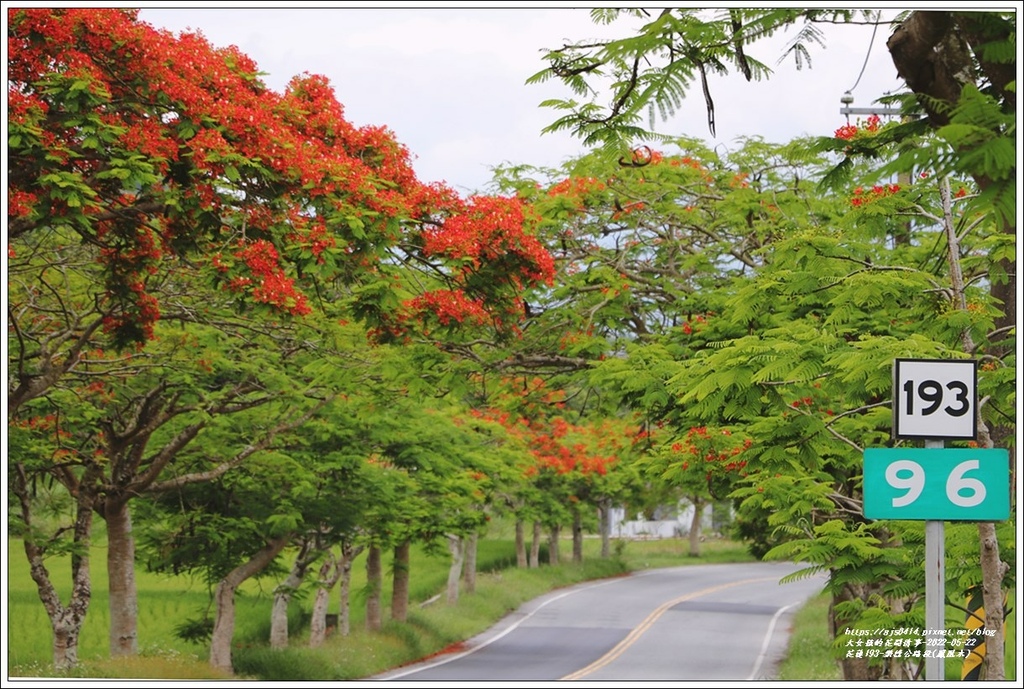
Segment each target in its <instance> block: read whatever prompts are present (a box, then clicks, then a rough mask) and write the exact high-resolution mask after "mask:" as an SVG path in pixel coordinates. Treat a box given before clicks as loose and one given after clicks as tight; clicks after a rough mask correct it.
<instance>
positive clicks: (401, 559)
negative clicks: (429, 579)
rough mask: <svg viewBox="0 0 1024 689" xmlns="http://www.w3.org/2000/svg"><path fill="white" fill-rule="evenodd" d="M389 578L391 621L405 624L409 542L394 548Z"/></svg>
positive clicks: (407, 601) (406, 615) (407, 615)
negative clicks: (392, 564)
mask: <svg viewBox="0 0 1024 689" xmlns="http://www.w3.org/2000/svg"><path fill="white" fill-rule="evenodd" d="M391 576H392V579H391V619H393V620H395V621H396V622H405V621H406V619H408V617H409V541H403V542H401V543H399V544H398V545H396V546H395V560H394V570H393V571H392V574H391Z"/></svg>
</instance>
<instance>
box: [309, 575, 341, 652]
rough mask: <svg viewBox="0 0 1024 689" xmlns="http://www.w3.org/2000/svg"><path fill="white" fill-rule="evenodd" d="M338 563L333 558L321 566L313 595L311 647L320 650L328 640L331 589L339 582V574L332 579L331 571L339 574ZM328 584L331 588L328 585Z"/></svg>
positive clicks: (310, 632)
mask: <svg viewBox="0 0 1024 689" xmlns="http://www.w3.org/2000/svg"><path fill="white" fill-rule="evenodd" d="M337 564H338V563H337V562H336V561H335V560H334V558H333V557H330V558H328V560H327V561H326V562H324V563H323V564H322V565H320V572H319V575H318V577H317V586H316V593H315V594H313V611H312V613H311V614H312V618H311V619H310V621H309V647H310V648H318V647H320V646H322V645H323V643H324V639H325V638H327V608H328V606H329V603H330V601H331V587H332V586H334V583H335V582H337V581H338V578H337V574H335V576H334V577H330V578H329V576H330V573H331V569H332V568H334V570H335V573H337V571H338V568H337ZM328 582H331V583H330V586H328V585H327V583H328Z"/></svg>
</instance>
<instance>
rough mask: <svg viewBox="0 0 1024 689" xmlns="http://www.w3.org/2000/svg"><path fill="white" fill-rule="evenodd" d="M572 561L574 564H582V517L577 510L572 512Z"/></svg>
mask: <svg viewBox="0 0 1024 689" xmlns="http://www.w3.org/2000/svg"><path fill="white" fill-rule="evenodd" d="M572 561H573V562H574V563H576V564H580V563H582V562H583V515H582V514H580V511H579V509H575V510H573V514H572Z"/></svg>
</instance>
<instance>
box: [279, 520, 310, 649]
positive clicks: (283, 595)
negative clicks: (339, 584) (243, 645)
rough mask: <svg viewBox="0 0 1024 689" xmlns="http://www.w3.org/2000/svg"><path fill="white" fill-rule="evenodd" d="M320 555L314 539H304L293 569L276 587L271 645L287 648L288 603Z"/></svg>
mask: <svg viewBox="0 0 1024 689" xmlns="http://www.w3.org/2000/svg"><path fill="white" fill-rule="evenodd" d="M318 556H319V553H318V552H317V551H316V550H314V548H313V546H312V541H311V540H310V539H304V541H303V543H302V547H301V548H299V552H298V554H297V555H296V556H295V562H294V563H292V568H291V571H289V572H288V576H287V577H286V578H285V580H284V581H283V582H281V583H280V584H279V585H278V586H277V588H275V589H274V603H273V605H272V606H271V609H270V647H271V648H286V647H287V646H288V604H289V603H291V600H292V595H293V594H294V593H295V592H296V591H297V590H298V589H299V586H301V585H302V581H303V579H305V578H306V570H307V569H308V568H309V566H310V565H311V564H313V561H314V560H315V559H316V558H317V557H318Z"/></svg>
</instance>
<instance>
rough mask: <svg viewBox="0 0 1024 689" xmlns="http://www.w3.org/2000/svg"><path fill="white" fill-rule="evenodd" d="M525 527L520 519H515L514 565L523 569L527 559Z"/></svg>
mask: <svg viewBox="0 0 1024 689" xmlns="http://www.w3.org/2000/svg"><path fill="white" fill-rule="evenodd" d="M525 532H526V527H525V525H524V524H523V520H522V519H516V567H519V568H520V569H524V568H525V567H526V566H527V564H528V562H529V561H528V560H527V559H526V533H525Z"/></svg>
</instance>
